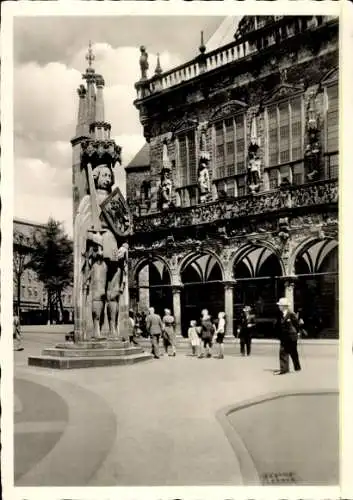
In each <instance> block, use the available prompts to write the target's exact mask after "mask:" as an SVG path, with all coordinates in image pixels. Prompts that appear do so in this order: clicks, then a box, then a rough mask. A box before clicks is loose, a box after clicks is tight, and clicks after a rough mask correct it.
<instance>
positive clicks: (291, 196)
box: [134, 180, 338, 233]
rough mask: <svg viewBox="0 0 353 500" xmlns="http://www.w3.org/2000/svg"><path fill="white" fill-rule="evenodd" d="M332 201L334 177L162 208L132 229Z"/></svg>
mask: <svg viewBox="0 0 353 500" xmlns="http://www.w3.org/2000/svg"><path fill="white" fill-rule="evenodd" d="M336 203H338V181H337V180H325V181H318V182H315V183H310V184H304V185H301V186H289V187H286V188H283V189H276V190H273V191H266V192H264V193H260V194H255V195H247V196H242V197H238V198H225V199H223V200H217V201H213V202H210V203H205V204H203V205H196V206H192V207H185V208H181V207H176V208H173V209H168V210H166V211H163V212H158V213H152V214H148V215H144V216H139V217H135V218H134V232H135V233H136V232H152V231H156V230H160V229H171V228H180V227H185V226H192V225H197V224H207V223H212V222H216V221H220V220H227V219H228V220H229V219H236V218H240V217H249V216H258V215H260V214H261V215H264V214H270V213H274V212H278V211H282V210H286V209H288V210H293V209H297V208H300V207H314V206H317V205H325V204H336Z"/></svg>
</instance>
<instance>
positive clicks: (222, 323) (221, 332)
mask: <svg viewBox="0 0 353 500" xmlns="http://www.w3.org/2000/svg"><path fill="white" fill-rule="evenodd" d="M225 316H226V315H225V313H224V312H220V313H218V324H217V328H216V332H215V337H216V344H217V345H218V358H219V359H223V358H224V343H223V341H224V336H225V332H226V320H225Z"/></svg>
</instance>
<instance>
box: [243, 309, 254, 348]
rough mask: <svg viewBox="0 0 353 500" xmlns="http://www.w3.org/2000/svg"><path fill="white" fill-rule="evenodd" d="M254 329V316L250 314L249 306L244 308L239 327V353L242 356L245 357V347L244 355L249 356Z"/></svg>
mask: <svg viewBox="0 0 353 500" xmlns="http://www.w3.org/2000/svg"><path fill="white" fill-rule="evenodd" d="M254 327H255V315H254V314H252V311H251V307H250V306H244V308H243V312H242V315H241V318H240V326H239V339H240V353H241V355H242V356H245V347H246V354H247V355H248V356H250V354H251V339H252V337H253V332H254Z"/></svg>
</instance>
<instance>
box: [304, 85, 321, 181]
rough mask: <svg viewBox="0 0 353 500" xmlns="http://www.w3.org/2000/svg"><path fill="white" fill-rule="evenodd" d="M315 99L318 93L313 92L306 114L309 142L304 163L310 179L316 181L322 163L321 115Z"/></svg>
mask: <svg viewBox="0 0 353 500" xmlns="http://www.w3.org/2000/svg"><path fill="white" fill-rule="evenodd" d="M315 99H316V94H315V92H312V93H311V94H310V97H309V103H308V108H307V116H306V132H307V142H306V147H305V153H304V165H305V171H306V175H307V179H308V180H309V181H314V180H316V179H317V178H318V177H319V174H320V163H321V146H320V128H319V116H318V113H317V110H316V102H315Z"/></svg>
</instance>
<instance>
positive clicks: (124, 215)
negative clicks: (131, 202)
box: [101, 187, 132, 238]
mask: <svg viewBox="0 0 353 500" xmlns="http://www.w3.org/2000/svg"><path fill="white" fill-rule="evenodd" d="M101 209H102V212H103V214H104V217H105V219H106V221H107V223H108V225H109V227H110V229H111V231H112V232H113V233H115V234H116V235H117V236H118V237H120V238H123V237H126V236H128V235H129V234H130V233H131V230H132V216H131V212H130V210H129V207H128V204H127V203H126V200H125V198H124V196H123V195H122V193H121V191H120V189H119V188H118V187H116V188H115V189H114V191H113V192H112V193H110V195H109V196H107V198H106V199H105V200H104V202H103V203H102V204H101Z"/></svg>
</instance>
